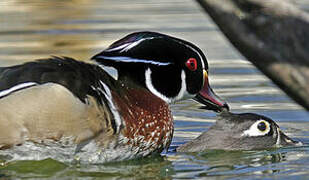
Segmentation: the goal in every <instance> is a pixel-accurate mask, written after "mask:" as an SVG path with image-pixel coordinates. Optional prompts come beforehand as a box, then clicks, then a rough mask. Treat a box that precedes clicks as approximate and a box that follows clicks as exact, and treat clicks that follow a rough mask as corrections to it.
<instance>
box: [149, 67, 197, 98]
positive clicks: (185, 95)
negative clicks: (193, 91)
mask: <svg viewBox="0 0 309 180" xmlns="http://www.w3.org/2000/svg"><path fill="white" fill-rule="evenodd" d="M151 73H152V72H151V70H150V68H148V69H147V70H146V71H145V79H146V86H147V88H148V89H149V90H150V91H151V92H152V93H153V94H154V95H156V96H158V97H159V98H161V99H163V100H164V101H165V102H167V103H169V104H170V103H174V102H176V101H178V100H180V99H184V98H191V97H192V95H190V94H189V93H188V92H187V86H186V74H185V71H184V70H182V71H181V88H180V91H179V92H178V94H177V96H175V97H166V96H165V95H163V94H162V93H160V92H159V91H158V90H157V89H156V88H155V87H154V86H153V84H152V79H151Z"/></svg>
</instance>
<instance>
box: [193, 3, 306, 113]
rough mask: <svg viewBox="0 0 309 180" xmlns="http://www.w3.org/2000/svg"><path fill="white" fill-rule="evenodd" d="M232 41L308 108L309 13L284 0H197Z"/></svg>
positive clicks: (274, 80) (276, 82)
mask: <svg viewBox="0 0 309 180" xmlns="http://www.w3.org/2000/svg"><path fill="white" fill-rule="evenodd" d="M197 1H198V2H199V4H200V5H201V6H202V7H203V8H204V9H205V10H206V12H207V13H208V14H209V15H210V17H211V18H212V19H213V20H214V22H215V23H216V24H217V25H218V27H219V28H220V29H221V31H222V32H223V33H224V34H225V36H226V37H227V38H228V39H229V40H230V42H231V43H232V44H233V45H234V46H235V47H236V48H237V49H238V50H239V51H240V52H241V53H242V54H243V55H244V56H245V57H246V58H247V59H248V60H249V61H251V62H252V63H253V64H254V65H255V66H256V67H257V68H258V69H259V70H260V71H261V72H263V73H264V74H265V75H266V76H268V77H269V78H270V79H271V80H272V81H273V82H274V83H275V84H276V85H278V87H279V88H281V89H282V90H283V91H284V92H285V93H286V94H287V95H289V96H290V97H291V98H292V99H294V100H295V101H296V102H297V103H299V104H300V105H302V106H303V107H304V108H305V109H307V110H309V14H308V13H306V12H304V11H301V10H300V9H297V8H296V7H294V6H293V5H291V4H289V3H287V2H286V1H284V0H197Z"/></svg>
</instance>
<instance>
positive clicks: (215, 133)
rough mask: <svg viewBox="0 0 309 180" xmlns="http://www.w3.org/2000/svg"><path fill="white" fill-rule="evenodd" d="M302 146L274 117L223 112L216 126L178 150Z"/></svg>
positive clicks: (198, 150)
mask: <svg viewBox="0 0 309 180" xmlns="http://www.w3.org/2000/svg"><path fill="white" fill-rule="evenodd" d="M299 145H302V143H301V142H298V141H294V140H292V139H291V138H289V137H288V136H287V135H285V134H284V133H283V132H282V131H281V130H280V128H279V126H278V125H277V124H276V123H275V122H274V121H273V120H271V119H269V118H267V117H265V116H261V115H258V114H253V113H244V114H233V113H230V112H227V111H223V112H222V113H221V114H220V116H219V119H218V120H217V121H216V124H215V125H213V126H212V127H210V128H209V130H208V131H206V132H204V133H203V134H201V135H200V136H199V137H197V138H196V139H194V140H192V141H190V142H188V143H186V144H184V145H182V146H180V147H178V148H177V151H178V152H200V151H204V150H206V149H223V150H256V149H266V148H272V147H282V146H299Z"/></svg>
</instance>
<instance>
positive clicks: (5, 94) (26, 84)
mask: <svg viewBox="0 0 309 180" xmlns="http://www.w3.org/2000/svg"><path fill="white" fill-rule="evenodd" d="M34 85H37V83H35V82H26V83H22V84H18V85H16V86H13V87H11V88H9V89H6V90H3V91H0V98H1V97H3V96H7V95H8V94H10V93H12V92H14V91H17V90H20V89H24V88H26V87H30V86H34Z"/></svg>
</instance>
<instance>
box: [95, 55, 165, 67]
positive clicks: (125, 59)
mask: <svg viewBox="0 0 309 180" xmlns="http://www.w3.org/2000/svg"><path fill="white" fill-rule="evenodd" d="M96 58H98V59H100V58H101V59H109V60H113V61H116V62H128V63H130V62H131V63H145V64H153V65H158V66H167V65H170V64H171V63H169V62H157V61H152V60H146V59H135V58H131V57H126V56H98V57H96Z"/></svg>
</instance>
